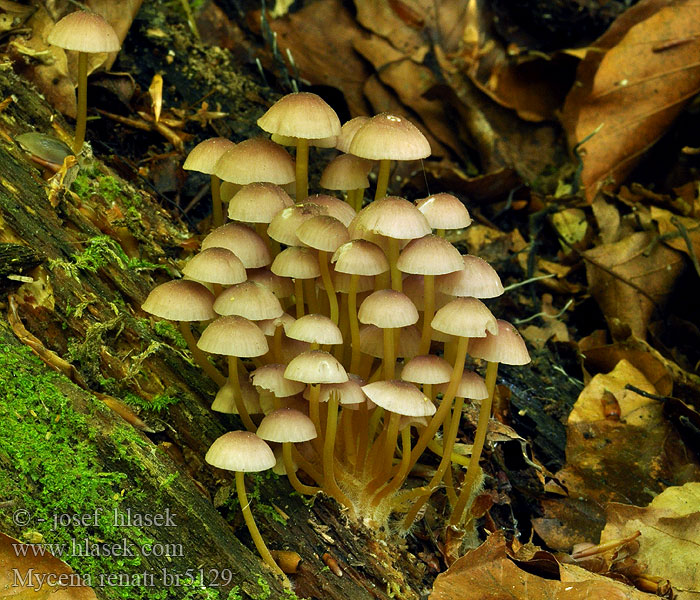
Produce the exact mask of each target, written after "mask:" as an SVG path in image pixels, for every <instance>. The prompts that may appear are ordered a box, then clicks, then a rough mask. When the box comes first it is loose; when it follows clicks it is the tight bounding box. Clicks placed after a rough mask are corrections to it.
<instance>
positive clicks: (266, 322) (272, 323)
mask: <svg viewBox="0 0 700 600" xmlns="http://www.w3.org/2000/svg"><path fill="white" fill-rule="evenodd" d="M294 320H295V319H294V317H293V316H292V315H290V314H289V313H286V312H283V313H282V314H281V315H280V316H279V317H276V318H275V319H261V320H259V321H255V324H256V325H257V326H258V327H260V330H261V331H262V332H263V333H264V334H265V335H266V336H268V337H271V336H273V335H275V331H277V328H278V327H283V328H284V327H286V326H287V325H289V324H290V323H294Z"/></svg>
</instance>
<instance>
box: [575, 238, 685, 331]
mask: <svg viewBox="0 0 700 600" xmlns="http://www.w3.org/2000/svg"><path fill="white" fill-rule="evenodd" d="M653 240H654V236H653V234H652V233H651V232H637V233H633V234H632V235H629V236H627V237H626V238H624V239H622V240H620V241H619V242H615V243H613V244H603V245H601V246H598V247H597V248H593V249H592V250H588V251H586V252H585V253H584V257H586V258H587V259H590V260H586V261H585V262H586V274H587V276H588V282H589V286H590V290H591V294H592V295H593V297H594V298H595V299H596V302H598V305H599V306H600V308H601V310H602V311H603V314H604V315H605V317H606V319H608V320H611V319H617V320H619V321H621V322H622V323H625V324H627V325H629V327H630V329H631V330H632V333H633V334H634V335H635V336H636V337H638V338H640V339H644V338H645V337H646V334H647V325H648V324H649V319H650V317H651V315H652V313H653V311H654V302H656V303H663V302H664V301H665V300H666V298H667V297H668V295H669V294H670V292H671V289H672V288H673V284H674V282H675V281H676V279H677V277H678V276H679V275H680V273H681V271H682V270H683V267H684V260H683V258H682V256H681V255H680V254H679V253H678V252H676V251H675V250H672V249H670V248H667V247H666V246H664V245H663V244H655V245H652V242H653ZM646 253H648V256H647V255H645V254H646ZM652 300H653V301H652Z"/></svg>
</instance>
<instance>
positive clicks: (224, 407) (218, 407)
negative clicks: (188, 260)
mask: <svg viewBox="0 0 700 600" xmlns="http://www.w3.org/2000/svg"><path fill="white" fill-rule="evenodd" d="M239 387H240V390H241V397H242V398H243V406H245V409H246V411H247V412H248V414H249V415H261V414H263V409H262V407H261V406H260V397H259V396H258V393H257V392H256V391H255V388H254V387H253V385H252V384H251V383H249V382H248V381H246V380H245V379H241V380H240V382H239ZM236 392H237V389H236V386H234V385H233V384H232V383H231V382H230V381H228V380H227V381H226V383H225V384H224V385H222V386H221V387H220V388H219V391H218V392H216V397H215V398H214V402H212V405H211V409H212V410H215V411H216V412H220V413H224V414H227V415H237V414H238V407H237V406H236V399H235V394H236Z"/></svg>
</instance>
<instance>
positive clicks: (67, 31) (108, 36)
mask: <svg viewBox="0 0 700 600" xmlns="http://www.w3.org/2000/svg"><path fill="white" fill-rule="evenodd" d="M46 41H47V42H48V43H49V44H52V45H53V46H58V47H59V48H65V49H66V50H77V51H78V52H88V53H91V54H92V53H96V52H117V51H118V50H119V48H120V47H121V44H120V43H119V37H118V36H117V34H116V32H115V31H114V28H113V27H112V26H111V25H110V24H109V23H108V22H107V21H106V20H105V19H104V17H102V16H100V15H98V14H97V13H94V12H87V11H84V10H77V11H75V12H72V13H70V14H68V15H66V16H65V17H63V18H62V19H61V20H60V21H58V23H56V24H55V25H54V26H53V29H52V30H51V32H50V33H49V35H48V36H47V38H46Z"/></svg>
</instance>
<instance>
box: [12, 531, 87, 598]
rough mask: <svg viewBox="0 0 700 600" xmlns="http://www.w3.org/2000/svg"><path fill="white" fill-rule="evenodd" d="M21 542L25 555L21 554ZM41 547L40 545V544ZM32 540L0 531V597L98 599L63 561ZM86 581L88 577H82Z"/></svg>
mask: <svg viewBox="0 0 700 600" xmlns="http://www.w3.org/2000/svg"><path fill="white" fill-rule="evenodd" d="M22 546H29V548H26V547H25V548H23V550H24V553H26V554H27V556H23V552H22V550H21V549H20V548H21V547H22ZM42 549H43V548H42ZM37 554H39V556H34V553H33V552H32V549H31V544H24V543H22V542H20V541H19V540H16V539H14V538H11V537H10V536H8V535H5V534H4V533H0V598H11V599H12V600H97V596H96V595H95V592H93V591H92V589H91V588H89V587H87V586H86V585H83V582H84V581H83V579H82V578H81V577H80V576H79V574H76V573H74V572H73V569H71V568H70V567H69V566H68V565H67V564H66V563H64V562H63V561H62V560H59V559H58V558H56V557H55V556H53V555H52V554H50V553H49V551H48V550H46V551H45V553H44V554H43V555H41V553H40V552H37ZM85 582H87V577H86V578H85Z"/></svg>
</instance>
